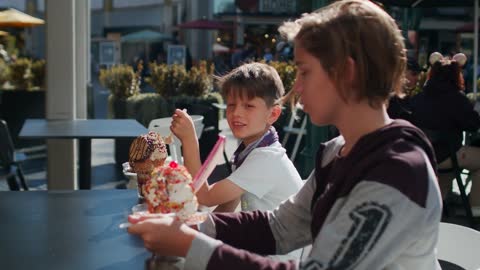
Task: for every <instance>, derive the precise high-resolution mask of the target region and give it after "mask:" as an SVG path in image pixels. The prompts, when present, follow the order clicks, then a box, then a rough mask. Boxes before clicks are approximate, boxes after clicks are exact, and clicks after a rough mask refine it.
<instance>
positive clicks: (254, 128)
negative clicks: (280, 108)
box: [226, 95, 272, 145]
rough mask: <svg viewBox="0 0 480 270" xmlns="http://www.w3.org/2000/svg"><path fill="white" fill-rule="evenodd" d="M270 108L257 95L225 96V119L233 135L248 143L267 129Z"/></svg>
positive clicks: (269, 123)
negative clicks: (249, 96)
mask: <svg viewBox="0 0 480 270" xmlns="http://www.w3.org/2000/svg"><path fill="white" fill-rule="evenodd" d="M271 114H272V108H268V107H267V104H266V103H265V101H264V100H263V99H261V98H259V97H255V98H252V99H248V98H246V97H241V96H239V95H237V96H234V95H229V96H228V97H227V110H226V115H227V121H228V125H229V126H230V129H231V130H232V133H233V135H234V136H235V137H236V138H237V139H241V140H243V141H244V143H245V144H247V145H248V144H250V143H252V142H254V141H256V140H257V139H259V138H260V137H262V136H263V134H264V133H265V132H266V131H267V129H268V128H269V127H270V125H271V124H272V122H271Z"/></svg>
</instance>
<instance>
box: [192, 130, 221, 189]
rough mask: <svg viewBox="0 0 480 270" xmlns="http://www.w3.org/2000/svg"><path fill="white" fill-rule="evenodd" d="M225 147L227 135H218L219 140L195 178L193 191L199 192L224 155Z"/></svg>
mask: <svg viewBox="0 0 480 270" xmlns="http://www.w3.org/2000/svg"><path fill="white" fill-rule="evenodd" d="M224 148H225V136H223V135H218V140H217V142H216V143H215V146H213V149H212V151H210V153H209V154H208V157H207V160H205V162H204V163H203V164H202V167H201V168H200V170H199V171H198V172H197V174H196V175H195V177H194V178H193V183H192V187H193V192H195V193H196V192H197V191H198V190H199V189H200V187H201V186H202V185H203V183H205V181H207V179H208V177H209V176H210V174H211V173H212V172H213V170H214V169H215V167H216V166H217V164H218V163H219V162H220V161H221V159H222V157H223V150H224Z"/></svg>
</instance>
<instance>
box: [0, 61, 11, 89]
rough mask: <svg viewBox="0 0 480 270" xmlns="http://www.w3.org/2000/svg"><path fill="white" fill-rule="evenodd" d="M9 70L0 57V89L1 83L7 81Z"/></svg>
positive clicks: (0, 87)
mask: <svg viewBox="0 0 480 270" xmlns="http://www.w3.org/2000/svg"><path fill="white" fill-rule="evenodd" d="M9 72H10V68H9V66H8V65H7V63H5V61H3V60H2V59H0V89H2V88H3V85H4V84H5V83H6V82H7V81H8V76H9Z"/></svg>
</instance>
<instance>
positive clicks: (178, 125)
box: [170, 109, 197, 144]
mask: <svg viewBox="0 0 480 270" xmlns="http://www.w3.org/2000/svg"><path fill="white" fill-rule="evenodd" d="M170 130H171V131H172V133H173V134H174V135H175V136H177V138H178V139H179V140H180V141H181V142H182V144H185V142H186V141H188V140H195V141H196V140H197V134H196V133H195V127H194V125H193V120H192V117H190V115H188V113H187V112H186V111H182V110H179V109H176V110H175V113H174V114H173V116H172V123H171V125H170Z"/></svg>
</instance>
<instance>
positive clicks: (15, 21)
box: [0, 8, 45, 27]
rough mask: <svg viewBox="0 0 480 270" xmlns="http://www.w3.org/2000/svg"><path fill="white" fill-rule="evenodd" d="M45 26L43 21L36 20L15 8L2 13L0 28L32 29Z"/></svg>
mask: <svg viewBox="0 0 480 270" xmlns="http://www.w3.org/2000/svg"><path fill="white" fill-rule="evenodd" d="M42 24H45V21H44V20H42V19H38V18H35V17H33V16H30V15H28V14H25V13H23V12H21V11H18V10H16V9H14V8H9V9H7V10H4V11H0V27H31V26H37V25H42Z"/></svg>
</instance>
